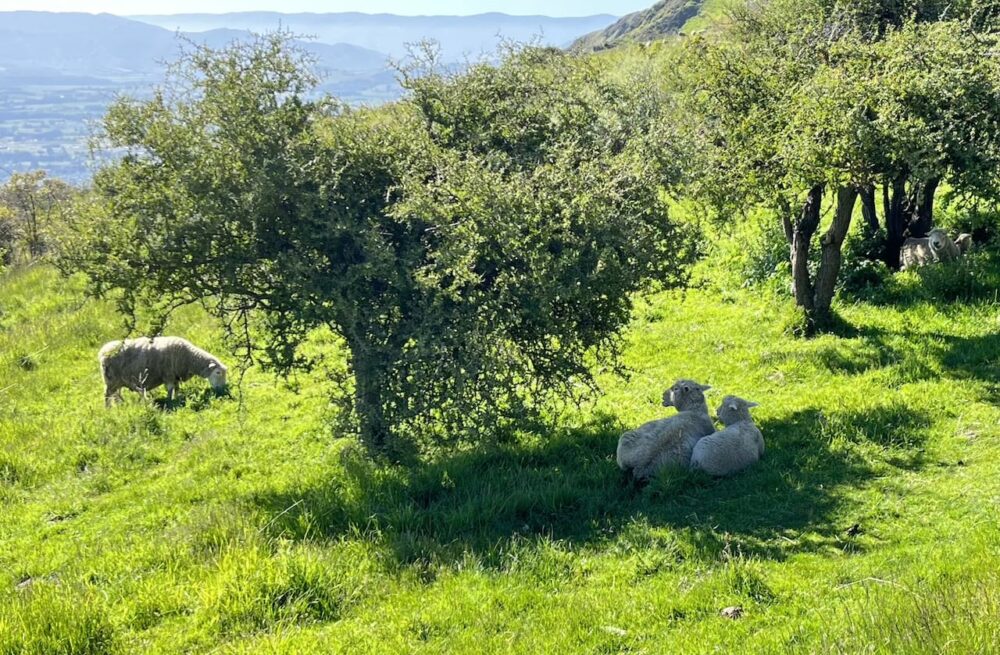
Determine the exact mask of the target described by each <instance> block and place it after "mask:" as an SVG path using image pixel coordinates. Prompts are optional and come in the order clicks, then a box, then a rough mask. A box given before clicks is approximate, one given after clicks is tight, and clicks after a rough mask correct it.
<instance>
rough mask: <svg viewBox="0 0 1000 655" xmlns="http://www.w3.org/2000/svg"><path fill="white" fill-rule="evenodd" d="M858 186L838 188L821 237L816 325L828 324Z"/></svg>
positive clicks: (815, 307) (815, 297) (816, 292)
mask: <svg viewBox="0 0 1000 655" xmlns="http://www.w3.org/2000/svg"><path fill="white" fill-rule="evenodd" d="M857 200H858V190H857V189H856V188H854V187H841V188H839V189H837V211H836V213H835V214H834V217H833V223H832V224H831V225H830V229H828V230H827V231H826V234H824V235H823V238H822V239H820V247H821V248H822V253H821V259H820V264H819V270H817V271H816V285H815V287H816V288H815V292H814V299H813V312H814V314H815V317H814V322H815V323H816V324H818V325H826V324H829V322H830V319H831V318H832V315H831V312H830V307H831V306H832V304H833V294H834V292H835V291H836V290H837V277H838V275H839V274H840V264H841V261H842V250H841V249H842V248H843V246H844V239H845V238H846V237H847V231H848V230H849V229H850V227H851V218H852V217H853V216H854V206H855V205H856V204H857Z"/></svg>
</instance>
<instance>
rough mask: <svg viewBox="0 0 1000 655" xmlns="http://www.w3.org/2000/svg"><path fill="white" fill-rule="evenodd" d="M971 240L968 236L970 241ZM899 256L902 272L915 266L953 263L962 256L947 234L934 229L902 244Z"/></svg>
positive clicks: (939, 229)
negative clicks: (919, 237) (924, 235)
mask: <svg viewBox="0 0 1000 655" xmlns="http://www.w3.org/2000/svg"><path fill="white" fill-rule="evenodd" d="M960 238H961V237H960ZM971 238H972V237H971V236H970V237H969V240H970V241H971ZM964 242H965V241H964V239H963V243H964ZM900 256H901V258H902V264H903V270H906V269H908V268H913V267H915V266H927V265H928V264H933V263H935V262H950V261H954V260H956V259H958V258H959V257H961V256H962V250H961V249H960V248H959V246H957V245H956V244H955V242H954V241H952V240H951V237H950V236H948V233H947V232H945V231H944V230H942V229H941V228H937V227H936V228H934V229H933V230H931V231H930V233H928V235H927V236H926V237H924V238H922V239H915V238H913V237H910V238H909V239H907V240H906V241H905V242H903V247H902V250H901V251H900Z"/></svg>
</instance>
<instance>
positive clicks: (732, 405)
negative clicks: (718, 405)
mask: <svg viewBox="0 0 1000 655" xmlns="http://www.w3.org/2000/svg"><path fill="white" fill-rule="evenodd" d="M739 408H740V407H739V405H737V404H736V403H729V409H731V410H733V411H734V412H735V411H737V410H738V409H739Z"/></svg>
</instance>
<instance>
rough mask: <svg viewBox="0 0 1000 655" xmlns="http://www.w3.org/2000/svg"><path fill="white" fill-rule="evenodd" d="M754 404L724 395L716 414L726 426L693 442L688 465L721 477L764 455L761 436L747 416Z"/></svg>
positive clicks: (755, 405) (741, 468)
mask: <svg viewBox="0 0 1000 655" xmlns="http://www.w3.org/2000/svg"><path fill="white" fill-rule="evenodd" d="M752 407H757V403H752V402H748V401H746V400H743V399H742V398H737V397H736V396H726V397H725V398H723V399H722V404H721V405H720V406H719V410H718V416H719V420H720V421H722V424H723V425H724V426H726V427H725V428H723V429H722V430H720V431H719V432H716V433H714V434H710V435H708V436H707V437H705V438H704V439H701V440H699V441H698V443H697V444H695V447H694V451H693V452H692V453H691V468H692V469H700V470H702V471H705V472H706V473H708V474H709V475H714V476H718V477H723V476H727V475H732V474H734V473H738V472H740V471H742V470H743V469H745V468H748V467H750V466H752V465H754V464H756V463H757V461H758V460H759V459H760V458H761V457H763V456H764V437H763V435H762V434H761V433H760V430H759V429H757V426H756V425H754V422H753V419H752V418H750V408H752Z"/></svg>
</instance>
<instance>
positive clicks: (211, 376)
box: [202, 362, 229, 392]
mask: <svg viewBox="0 0 1000 655" xmlns="http://www.w3.org/2000/svg"><path fill="white" fill-rule="evenodd" d="M228 370H229V369H227V368H226V365H225V364H222V363H221V362H212V363H211V364H209V365H208V367H207V368H206V369H205V372H204V373H203V374H202V377H204V378H205V379H206V380H208V383H209V384H210V385H212V388H213V389H215V390H216V391H219V392H222V391H225V390H226V387H227V386H228V382H227V381H226V373H227V372H228Z"/></svg>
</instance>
